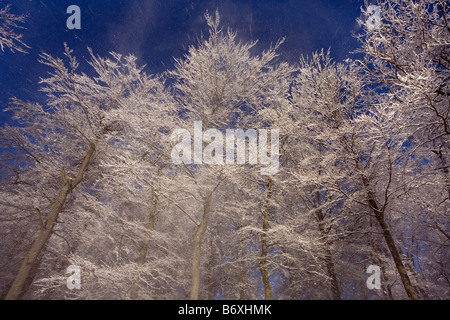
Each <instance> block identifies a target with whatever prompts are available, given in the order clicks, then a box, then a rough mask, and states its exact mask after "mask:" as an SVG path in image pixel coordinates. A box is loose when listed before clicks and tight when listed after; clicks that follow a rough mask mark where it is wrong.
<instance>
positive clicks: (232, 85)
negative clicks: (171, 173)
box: [170, 12, 290, 299]
mask: <svg viewBox="0 0 450 320" xmlns="http://www.w3.org/2000/svg"><path fill="white" fill-rule="evenodd" d="M205 17H206V20H207V23H208V26H209V38H208V39H207V40H200V41H199V44H198V47H197V48H196V47H191V48H190V49H189V53H188V54H187V55H186V56H185V59H183V60H181V59H180V60H177V63H176V69H175V70H174V71H172V72H170V74H171V76H173V77H174V78H175V79H176V80H177V82H176V83H175V85H174V89H175V91H176V92H177V93H178V95H177V97H176V99H177V100H178V101H179V104H180V107H181V108H180V111H181V110H182V113H183V114H186V118H187V119H191V120H193V121H196V120H197V121H198V120H201V122H202V124H203V130H204V131H206V130H208V129H209V128H211V129H214V130H219V129H222V128H230V127H231V126H238V125H240V126H247V125H248V124H251V123H252V121H248V119H249V116H250V115H251V113H252V112H253V110H258V108H260V106H262V105H265V104H267V101H269V100H270V99H273V100H276V98H275V97H276V95H277V94H279V93H280V92H279V91H277V90H276V88H277V86H276V83H277V81H278V79H279V78H283V77H284V75H283V74H287V73H289V71H290V69H289V66H288V65H287V64H285V63H282V64H280V65H279V66H273V65H272V63H273V60H274V59H275V58H276V56H277V54H276V51H277V49H278V47H279V46H280V45H281V43H282V41H280V42H278V43H277V45H276V46H275V47H273V48H271V49H270V50H268V51H265V52H263V53H262V55H261V56H252V55H251V54H250V50H251V49H252V48H253V47H254V45H255V42H253V43H246V44H242V43H237V42H236V34H235V33H233V32H231V31H228V32H226V33H225V32H223V31H222V30H221V29H220V28H219V23H220V17H219V14H218V12H216V16H215V18H214V19H213V18H212V17H211V16H210V15H209V14H206V15H205ZM194 153H195V151H194ZM195 156H196V155H194V157H195ZM197 156H198V155H197ZM199 156H200V157H201V156H202V155H199ZM219 157H220V156H219ZM219 161H220V160H219ZM222 161H223V159H222ZM194 162H195V160H194ZM205 170H206V171H203V170H202V172H205V175H206V178H202V179H201V180H200V181H201V182H196V184H197V185H199V189H198V190H199V191H197V192H199V194H198V196H199V197H200V199H201V202H202V211H203V213H202V215H201V219H200V222H199V223H197V229H196V232H195V235H194V251H193V260H192V290H191V295H190V298H191V299H198V296H199V290H200V258H201V243H202V240H203V235H204V234H205V231H206V230H207V225H208V220H209V218H210V212H211V210H212V209H211V205H212V200H213V197H214V193H215V191H216V190H217V188H218V187H219V185H220V182H221V181H222V180H223V179H224V176H223V174H222V171H223V170H222V168H220V167H219V169H217V168H215V167H214V166H210V165H207V166H206V169H205ZM188 175H189V176H190V177H191V178H193V179H194V180H195V179H198V178H197V173H196V172H195V170H192V169H188ZM205 187H206V189H204V188H205ZM200 190H202V191H200Z"/></svg>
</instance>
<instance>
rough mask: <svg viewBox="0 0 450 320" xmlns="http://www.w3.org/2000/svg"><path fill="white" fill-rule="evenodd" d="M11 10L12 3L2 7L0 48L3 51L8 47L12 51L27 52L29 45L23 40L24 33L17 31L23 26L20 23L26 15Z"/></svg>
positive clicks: (0, 11) (0, 14) (0, 10)
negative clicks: (16, 13)
mask: <svg viewBox="0 0 450 320" xmlns="http://www.w3.org/2000/svg"><path fill="white" fill-rule="evenodd" d="M10 10H11V5H10V4H8V5H6V6H5V7H4V8H1V9H0V48H1V49H2V51H5V47H6V48H9V50H11V52H14V50H16V51H19V52H22V53H27V51H26V49H28V48H29V47H28V46H27V45H26V44H25V43H24V42H23V41H22V37H23V36H22V34H20V33H17V29H19V28H22V27H21V26H20V24H21V23H23V22H24V21H25V16H24V15H15V14H13V13H11V12H10Z"/></svg>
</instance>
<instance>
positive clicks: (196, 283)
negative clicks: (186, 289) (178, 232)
mask: <svg viewBox="0 0 450 320" xmlns="http://www.w3.org/2000/svg"><path fill="white" fill-rule="evenodd" d="M211 196H212V194H211V193H210V192H208V193H207V194H206V196H205V197H204V201H203V217H202V221H201V222H200V224H199V225H198V227H197V230H196V231H195V235H194V251H193V254H192V279H191V293H190V296H189V299H190V300H198V297H199V293H200V262H201V251H202V240H203V235H204V234H205V231H206V228H207V226H208V219H209V213H210V209H211V208H210V207H211Z"/></svg>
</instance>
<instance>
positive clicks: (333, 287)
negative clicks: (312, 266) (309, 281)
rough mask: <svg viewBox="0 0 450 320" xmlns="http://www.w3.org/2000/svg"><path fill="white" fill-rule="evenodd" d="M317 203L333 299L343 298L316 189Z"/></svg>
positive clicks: (317, 214) (317, 213)
mask: <svg viewBox="0 0 450 320" xmlns="http://www.w3.org/2000/svg"><path fill="white" fill-rule="evenodd" d="M315 198H316V199H315V204H316V206H317V207H318V209H317V210H316V216H317V219H318V222H319V230H320V235H321V237H322V239H323V247H324V251H325V258H324V260H325V264H326V266H327V273H328V277H329V278H330V289H331V295H332V297H333V300H341V292H340V290H339V284H338V281H337V276H336V271H335V268H334V262H333V256H332V254H331V242H330V240H329V236H328V233H329V230H326V228H325V216H324V214H323V211H322V209H321V208H320V206H321V201H320V193H319V192H318V191H316V193H315Z"/></svg>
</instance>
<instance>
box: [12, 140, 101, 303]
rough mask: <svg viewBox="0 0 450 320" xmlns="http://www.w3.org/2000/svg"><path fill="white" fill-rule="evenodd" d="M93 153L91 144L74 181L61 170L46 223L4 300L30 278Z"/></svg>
mask: <svg viewBox="0 0 450 320" xmlns="http://www.w3.org/2000/svg"><path fill="white" fill-rule="evenodd" d="M94 151H95V144H94V143H91V145H90V147H89V150H88V152H87V154H86V156H85V158H84V160H83V163H82V164H81V167H80V169H79V170H78V174H77V177H76V178H75V180H73V181H71V180H70V179H69V178H68V177H67V175H66V173H65V172H64V169H62V171H61V175H62V179H63V182H64V185H63V186H62V187H61V189H60V190H59V194H58V196H57V197H56V199H55V200H54V201H53V204H52V206H51V208H50V212H49V213H48V215H47V221H46V222H45V224H44V225H43V226H42V228H41V230H40V231H39V234H38V236H37V238H36V239H35V240H34V242H33V244H32V245H31V248H30V250H29V251H28V253H27V255H26V257H25V259H24V261H23V262H22V265H21V266H20V269H19V272H18V273H17V276H16V278H15V279H14V282H13V284H12V286H11V288H10V289H9V291H8V293H7V295H6V297H5V300H16V299H18V298H19V296H20V295H21V294H22V290H23V287H24V285H25V283H26V281H27V279H28V278H29V276H30V271H31V270H32V269H33V268H34V267H35V266H36V263H37V260H38V257H39V255H40V253H41V252H42V249H43V248H44V247H45V245H46V244H47V241H48V239H49V238H50V236H51V235H52V233H53V227H54V226H55V223H56V220H57V219H58V216H59V213H60V212H61V209H62V207H63V206H64V204H65V202H66V199H67V196H68V194H69V193H70V192H71V191H72V190H73V189H75V188H76V187H77V186H78V184H79V183H80V182H81V181H82V180H83V176H84V173H85V172H86V170H87V168H88V166H89V163H90V161H91V158H92V155H93V154H94Z"/></svg>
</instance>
